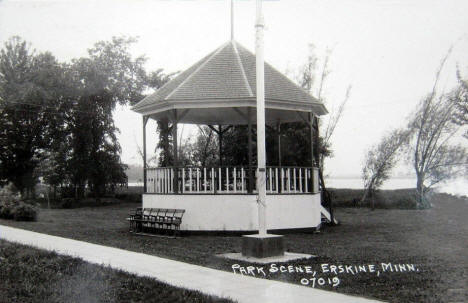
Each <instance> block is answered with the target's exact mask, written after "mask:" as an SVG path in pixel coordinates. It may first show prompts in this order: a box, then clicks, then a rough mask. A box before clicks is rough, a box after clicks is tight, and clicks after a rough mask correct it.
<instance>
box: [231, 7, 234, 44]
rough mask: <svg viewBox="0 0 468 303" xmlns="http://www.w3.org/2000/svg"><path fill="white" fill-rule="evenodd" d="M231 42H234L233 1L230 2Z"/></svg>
mask: <svg viewBox="0 0 468 303" xmlns="http://www.w3.org/2000/svg"><path fill="white" fill-rule="evenodd" d="M231 40H234V0H231Z"/></svg>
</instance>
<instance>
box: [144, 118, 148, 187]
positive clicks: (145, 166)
mask: <svg viewBox="0 0 468 303" xmlns="http://www.w3.org/2000/svg"><path fill="white" fill-rule="evenodd" d="M147 122H148V117H147V116H143V193H146V190H147V185H146V181H147V180H146V179H147V177H146V169H147V165H146V123H147Z"/></svg>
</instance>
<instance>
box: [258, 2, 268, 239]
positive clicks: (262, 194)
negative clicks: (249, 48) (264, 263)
mask: <svg viewBox="0 0 468 303" xmlns="http://www.w3.org/2000/svg"><path fill="white" fill-rule="evenodd" d="M256 17H257V18H256V19H257V21H256V24H255V28H256V43H255V58H256V59H255V61H256V76H257V166H258V168H257V191H258V203H257V204H258V233H259V235H266V233H267V231H266V207H267V204H266V167H265V166H266V165H265V164H266V160H265V155H266V151H265V71H264V68H265V65H264V54H263V28H264V24H263V15H262V0H257V12H256Z"/></svg>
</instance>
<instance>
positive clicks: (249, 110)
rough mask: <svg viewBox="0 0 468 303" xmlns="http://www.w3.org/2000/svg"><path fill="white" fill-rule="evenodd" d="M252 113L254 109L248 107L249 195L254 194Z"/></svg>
mask: <svg viewBox="0 0 468 303" xmlns="http://www.w3.org/2000/svg"><path fill="white" fill-rule="evenodd" d="M251 112H252V108H251V107H247V115H248V117H247V119H248V120H247V125H248V127H247V138H248V141H249V142H248V148H249V152H248V153H249V154H248V157H249V171H248V174H249V175H248V178H249V186H248V187H247V191H248V193H249V194H251V193H252V192H253V174H252V166H253V163H252V117H251Z"/></svg>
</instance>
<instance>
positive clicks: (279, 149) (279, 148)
mask: <svg viewBox="0 0 468 303" xmlns="http://www.w3.org/2000/svg"><path fill="white" fill-rule="evenodd" d="M276 132H277V133H278V166H281V122H280V121H278V125H277V127H276Z"/></svg>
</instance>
